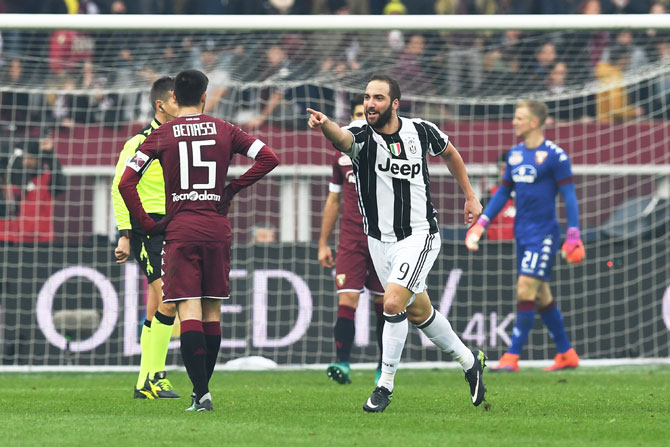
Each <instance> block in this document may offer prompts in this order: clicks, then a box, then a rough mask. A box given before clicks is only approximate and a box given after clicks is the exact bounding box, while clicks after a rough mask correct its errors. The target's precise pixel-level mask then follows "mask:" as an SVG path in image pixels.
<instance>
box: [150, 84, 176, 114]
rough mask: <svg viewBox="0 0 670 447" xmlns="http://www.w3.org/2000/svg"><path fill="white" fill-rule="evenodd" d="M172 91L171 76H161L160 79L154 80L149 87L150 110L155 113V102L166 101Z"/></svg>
mask: <svg viewBox="0 0 670 447" xmlns="http://www.w3.org/2000/svg"><path fill="white" fill-rule="evenodd" d="M173 90H174V78H173V77H172V76H163V77H162V78H158V79H156V81H154V83H153V84H152V85H151V93H150V94H149V98H150V99H151V108H152V109H154V112H155V111H156V101H157V100H159V99H160V100H162V101H167V100H168V94H169V93H170V92H171V91H173Z"/></svg>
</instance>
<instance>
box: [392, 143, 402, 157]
mask: <svg viewBox="0 0 670 447" xmlns="http://www.w3.org/2000/svg"><path fill="white" fill-rule="evenodd" d="M389 150H390V151H391V153H392V154H393V155H395V156H396V157H397V156H398V155H400V153H401V152H402V148H401V147H400V143H391V144H389Z"/></svg>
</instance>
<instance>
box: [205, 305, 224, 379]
mask: <svg viewBox="0 0 670 447" xmlns="http://www.w3.org/2000/svg"><path fill="white" fill-rule="evenodd" d="M202 320H203V321H202V327H203V330H204V333H205V344H206V345H207V380H208V381H209V380H210V379H211V378H212V374H213V373H214V367H215V366H216V359H217V357H218V356H219V351H220V350H221V300H215V299H208V298H203V300H202Z"/></svg>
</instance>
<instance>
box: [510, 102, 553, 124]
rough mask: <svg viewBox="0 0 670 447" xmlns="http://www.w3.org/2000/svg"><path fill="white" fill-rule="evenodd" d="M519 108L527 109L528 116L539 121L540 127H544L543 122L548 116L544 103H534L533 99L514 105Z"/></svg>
mask: <svg viewBox="0 0 670 447" xmlns="http://www.w3.org/2000/svg"><path fill="white" fill-rule="evenodd" d="M520 107H525V108H527V109H528V111H529V112H530V114H531V115H532V116H534V117H535V118H537V119H538V120H539V121H540V127H542V126H544V122H545V121H546V120H547V116H548V115H549V111H548V109H547V105H546V104H545V103H543V102H541V101H536V100H534V99H525V100H523V101H519V102H518V103H517V104H516V108H517V109H518V108H520Z"/></svg>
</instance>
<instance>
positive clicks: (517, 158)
mask: <svg viewBox="0 0 670 447" xmlns="http://www.w3.org/2000/svg"><path fill="white" fill-rule="evenodd" d="M522 161H523V154H522V153H521V152H519V151H514V152H512V153H511V154H510V156H509V158H508V159H507V163H509V165H510V166H516V165H518V164H519V163H521V162H522Z"/></svg>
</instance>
